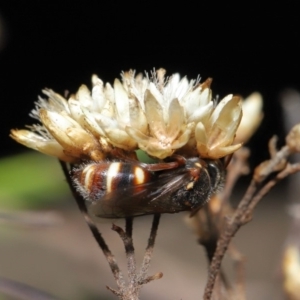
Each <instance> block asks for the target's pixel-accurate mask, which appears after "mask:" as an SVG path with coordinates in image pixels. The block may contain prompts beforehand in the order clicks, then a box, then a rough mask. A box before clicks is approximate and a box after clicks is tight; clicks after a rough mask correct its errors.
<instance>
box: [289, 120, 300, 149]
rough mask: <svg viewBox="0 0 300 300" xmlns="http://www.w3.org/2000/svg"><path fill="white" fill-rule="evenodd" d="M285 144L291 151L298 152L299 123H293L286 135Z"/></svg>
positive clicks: (299, 142) (299, 143)
mask: <svg viewBox="0 0 300 300" xmlns="http://www.w3.org/2000/svg"><path fill="white" fill-rule="evenodd" d="M286 144H287V146H288V147H289V149H290V151H291V152H293V153H299V152H300V124H297V125H295V126H294V127H293V128H292V129H291V131H290V132H289V134H288V135H287V137H286Z"/></svg>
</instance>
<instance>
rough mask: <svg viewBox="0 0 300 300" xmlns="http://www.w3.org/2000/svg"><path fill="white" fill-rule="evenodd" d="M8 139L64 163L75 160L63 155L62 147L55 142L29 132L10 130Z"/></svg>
mask: <svg viewBox="0 0 300 300" xmlns="http://www.w3.org/2000/svg"><path fill="white" fill-rule="evenodd" d="M10 137H11V138H13V139H14V140H15V141H17V142H18V143H20V144H22V145H24V146H26V147H28V148H31V149H34V150H37V151H39V152H42V153H44V154H47V155H50V156H54V157H57V158H58V159H60V160H62V161H66V162H75V161H76V158H74V157H71V156H68V155H66V154H65V153H64V149H63V147H62V146H61V145H60V144H59V143H58V142H57V141H55V140H50V139H46V138H44V137H42V136H40V135H38V134H36V133H34V132H32V131H29V130H11V134H10Z"/></svg>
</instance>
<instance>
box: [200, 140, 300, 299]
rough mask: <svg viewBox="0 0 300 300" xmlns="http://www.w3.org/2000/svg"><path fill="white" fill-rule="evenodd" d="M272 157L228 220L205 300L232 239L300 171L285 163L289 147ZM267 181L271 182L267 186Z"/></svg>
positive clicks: (213, 261) (259, 168) (210, 291)
mask: <svg viewBox="0 0 300 300" xmlns="http://www.w3.org/2000/svg"><path fill="white" fill-rule="evenodd" d="M271 144H272V143H271ZM271 154H273V155H272V156H273V157H272V159H271V160H269V161H266V162H263V163H262V164H260V165H259V166H258V167H257V168H256V170H255V173H254V176H253V179H252V181H251V183H250V185H249V187H248V189H247V191H246V193H245V196H244V197H243V199H242V200H241V202H240V204H239V206H238V208H237V209H236V211H235V213H234V214H233V216H232V217H231V218H230V219H228V220H227V223H226V224H225V228H224V230H223V232H222V234H221V236H220V238H219V240H218V244H217V249H216V252H215V254H214V257H213V259H212V262H211V264H210V268H209V276H208V282H207V285H206V288H205V292H204V299H206V300H209V299H211V295H212V292H213V287H214V283H215V280H216V277H217V275H218V274H219V272H220V268H221V262H222V259H223V257H224V255H225V252H226V250H227V248H228V245H229V243H230V241H231V239H232V237H233V236H234V235H235V234H236V232H237V231H238V229H239V228H240V227H241V226H242V225H244V224H246V223H247V222H248V221H249V220H250V219H251V216H252V213H253V210H254V208H255V206H256V205H257V203H258V202H259V201H260V200H261V199H262V197H263V196H265V195H266V194H267V193H268V192H269V191H270V189H271V188H272V187H273V186H274V185H275V184H276V183H277V182H279V181H280V180H282V179H283V178H285V177H286V176H288V175H290V174H293V173H295V172H297V171H299V170H300V164H294V165H290V164H286V163H284V162H285V160H286V158H287V157H288V156H289V154H290V149H289V148H288V147H287V146H284V147H283V148H282V149H281V150H280V151H278V152H277V153H276V154H274V152H273V151H271ZM274 172H278V173H277V174H276V176H275V177H274V178H271V179H269V180H267V178H268V176H269V175H271V174H272V173H274ZM265 180H267V182H265Z"/></svg>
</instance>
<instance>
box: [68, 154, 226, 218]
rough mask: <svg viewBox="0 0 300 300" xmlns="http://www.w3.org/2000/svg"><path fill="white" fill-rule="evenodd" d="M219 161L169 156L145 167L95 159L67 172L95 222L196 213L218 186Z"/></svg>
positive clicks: (220, 179) (221, 170) (221, 181)
mask: <svg viewBox="0 0 300 300" xmlns="http://www.w3.org/2000/svg"><path fill="white" fill-rule="evenodd" d="M224 173H225V167H224V164H223V162H222V161H221V160H209V159H201V158H199V157H192V158H184V157H182V156H179V155H177V156H174V157H171V159H170V160H169V161H162V162H157V163H154V164H146V163H142V162H139V161H134V160H133V161H126V160H121V161H101V162H90V163H86V164H82V165H80V166H79V167H78V168H75V169H74V170H73V171H72V177H73V181H74V183H75V187H76V189H77V191H78V192H79V193H80V194H81V195H82V196H83V197H84V198H85V200H86V201H87V202H88V203H89V205H88V206H89V211H90V213H92V214H93V215H95V216H96V217H100V218H124V217H133V216H140V215H147V214H154V213H177V212H181V211H190V212H191V213H192V214H194V213H195V212H197V211H198V210H199V209H200V208H201V207H202V206H203V205H204V204H205V203H206V202H208V201H209V199H210V197H211V196H212V195H213V194H214V193H215V192H217V191H218V189H220V187H222V185H223V184H224V177H225V174H224Z"/></svg>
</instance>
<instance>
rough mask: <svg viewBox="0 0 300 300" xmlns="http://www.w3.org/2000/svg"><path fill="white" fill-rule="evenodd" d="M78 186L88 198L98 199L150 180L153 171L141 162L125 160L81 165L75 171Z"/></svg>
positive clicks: (91, 199)
mask: <svg viewBox="0 0 300 300" xmlns="http://www.w3.org/2000/svg"><path fill="white" fill-rule="evenodd" d="M73 174H74V175H73V178H74V181H75V183H76V187H77V189H78V190H79V192H81V194H82V195H83V196H84V198H85V199H86V200H89V201H97V200H99V199H101V198H102V197H103V196H104V195H105V194H108V193H112V192H114V191H116V190H117V191H118V193H120V196H122V191H123V190H124V189H126V188H128V187H133V186H135V187H136V189H139V185H141V184H143V183H147V182H150V181H151V179H152V178H153V175H152V173H151V172H149V171H147V170H145V169H144V168H142V167H141V166H140V165H139V164H135V163H123V162H110V163H109V162H101V163H91V164H87V165H83V166H81V167H80V168H79V169H76V170H75V171H74V173H73Z"/></svg>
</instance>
